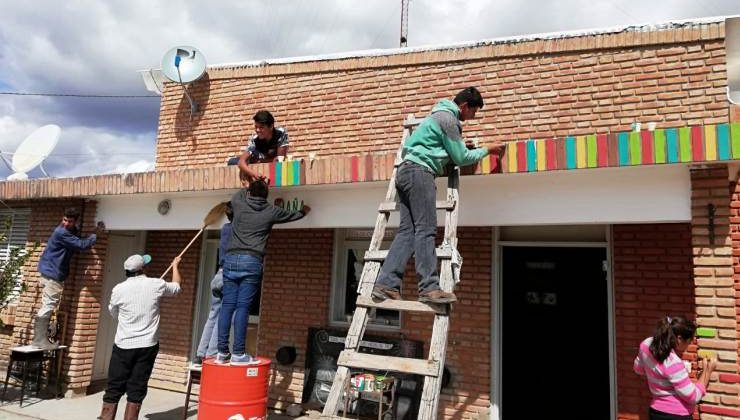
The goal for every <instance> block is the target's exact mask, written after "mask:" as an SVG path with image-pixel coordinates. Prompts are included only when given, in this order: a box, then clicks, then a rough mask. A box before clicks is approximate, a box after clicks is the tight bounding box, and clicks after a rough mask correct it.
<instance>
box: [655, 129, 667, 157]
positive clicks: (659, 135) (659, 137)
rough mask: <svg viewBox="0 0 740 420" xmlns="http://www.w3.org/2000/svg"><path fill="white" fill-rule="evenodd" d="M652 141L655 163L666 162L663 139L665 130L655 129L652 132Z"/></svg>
mask: <svg viewBox="0 0 740 420" xmlns="http://www.w3.org/2000/svg"><path fill="white" fill-rule="evenodd" d="M653 142H654V144H655V147H654V150H655V163H665V162H666V156H667V155H666V147H665V144H666V141H665V130H662V129H659V130H655V132H654V133H653Z"/></svg>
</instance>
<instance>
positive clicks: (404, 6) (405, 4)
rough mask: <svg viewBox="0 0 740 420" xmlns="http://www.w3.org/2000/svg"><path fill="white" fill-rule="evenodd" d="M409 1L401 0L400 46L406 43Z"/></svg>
mask: <svg viewBox="0 0 740 420" xmlns="http://www.w3.org/2000/svg"><path fill="white" fill-rule="evenodd" d="M409 1H410V0H401V48H403V47H405V46H406V45H407V41H408V37H409Z"/></svg>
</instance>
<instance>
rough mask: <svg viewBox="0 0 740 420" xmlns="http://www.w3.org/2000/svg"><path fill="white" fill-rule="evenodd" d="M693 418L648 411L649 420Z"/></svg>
mask: <svg viewBox="0 0 740 420" xmlns="http://www.w3.org/2000/svg"><path fill="white" fill-rule="evenodd" d="M693 418H694V416H690V415H689V416H679V415H678V414H668V413H664V412H662V411H658V410H654V409H653V408H651V409H650V420H691V419H693Z"/></svg>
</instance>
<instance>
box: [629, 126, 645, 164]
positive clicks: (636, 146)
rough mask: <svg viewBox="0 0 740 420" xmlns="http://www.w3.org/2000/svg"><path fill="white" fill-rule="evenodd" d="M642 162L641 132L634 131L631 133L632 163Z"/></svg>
mask: <svg viewBox="0 0 740 420" xmlns="http://www.w3.org/2000/svg"><path fill="white" fill-rule="evenodd" d="M641 163H642V143H641V142H640V132H639V131H633V132H631V133H630V164H631V165H639V164H641Z"/></svg>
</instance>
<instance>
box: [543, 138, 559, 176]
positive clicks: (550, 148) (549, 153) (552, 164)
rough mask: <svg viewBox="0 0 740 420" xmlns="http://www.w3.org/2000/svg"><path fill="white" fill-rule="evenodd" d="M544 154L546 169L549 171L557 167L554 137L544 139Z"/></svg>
mask: <svg viewBox="0 0 740 420" xmlns="http://www.w3.org/2000/svg"><path fill="white" fill-rule="evenodd" d="M545 154H546V157H545V166H547V170H548V171H551V170H554V169H558V159H557V157H556V147H555V140H554V139H548V140H545Z"/></svg>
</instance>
